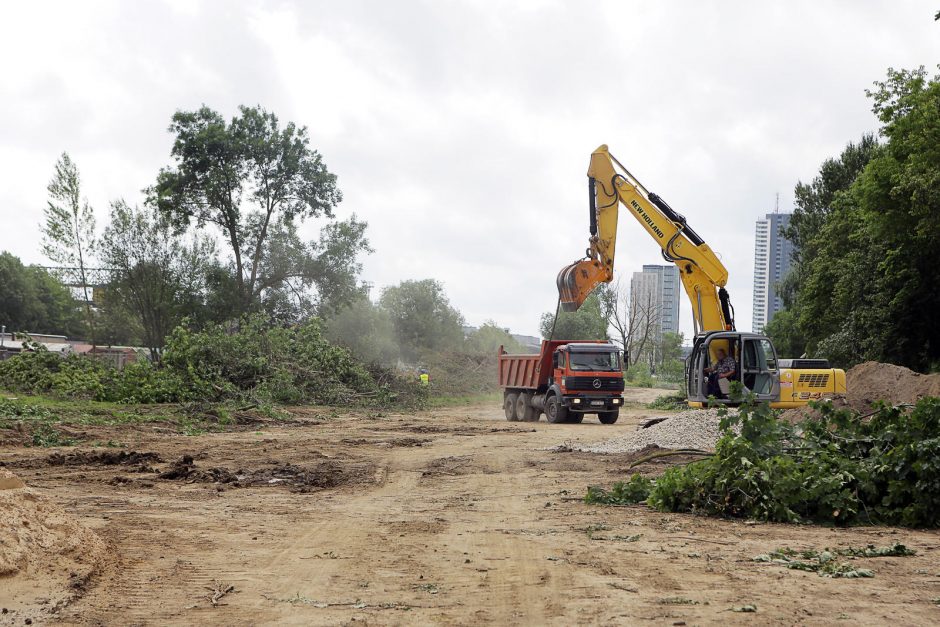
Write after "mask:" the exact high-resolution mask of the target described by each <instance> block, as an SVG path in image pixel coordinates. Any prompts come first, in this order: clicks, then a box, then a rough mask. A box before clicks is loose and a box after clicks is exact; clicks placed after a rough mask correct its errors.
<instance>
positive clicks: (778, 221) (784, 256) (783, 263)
mask: <svg viewBox="0 0 940 627" xmlns="http://www.w3.org/2000/svg"><path fill="white" fill-rule="evenodd" d="M791 216H792V214H789V213H768V214H767V215H766V216H765V217H764V218H761V219H760V220H758V221H757V227H756V229H755V234H754V315H753V322H752V328H753V330H754V332H755V333H762V332H763V330H764V327H765V326H766V325H767V323H768V322H770V321H771V320H772V319H773V317H774V314H776V313H777V312H778V311H780V310H782V309H783V299H782V298H781V297H780V294H779V291H778V288H779V285H780V282H781V281H783V279H784V277H786V276H787V272H789V271H790V261H791V257H792V256H793V243H792V242H791V241H790V240H788V239H787V238H785V237H784V236H783V229H784V228H786V226H787V225H788V224H790V217H791Z"/></svg>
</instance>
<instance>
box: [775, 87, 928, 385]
mask: <svg viewBox="0 0 940 627" xmlns="http://www.w3.org/2000/svg"><path fill="white" fill-rule="evenodd" d="M868 95H869V96H870V97H871V98H872V101H873V107H872V109H873V111H874V113H875V114H876V115H877V116H878V118H879V120H880V121H881V123H882V128H881V134H882V136H883V137H884V143H882V144H878V143H877V142H876V141H875V139H874V138H873V137H871V136H866V137H863V138H862V140H861V141H860V142H859V143H858V144H849V145H848V146H847V147H846V149H845V150H844V151H843V153H842V154H841V156H840V157H839V158H838V159H830V160H828V161H826V162H825V163H824V164H823V165H822V167H821V169H820V173H819V176H818V177H817V178H816V179H815V180H814V181H813V182H812V184H810V185H804V184H802V183H800V184H799V185H797V188H796V205H797V207H796V210H795V211H794V216H793V219H792V222H791V226H790V229H789V232H788V233H787V236H788V237H789V238H790V239H791V240H793V241H794V242H795V243H796V244H797V245H798V246H799V247H800V250H799V253H798V257H797V261H798V264H797V267H796V268H795V269H794V270H793V272H792V278H789V279H788V280H787V282H786V283H787V285H786V289H785V300H787V305H788V307H789V308H790V309H791V311H792V315H791V316H789V317H786V318H784V319H782V320H781V321H780V322H779V324H776V325H771V326H770V328H769V329H768V331H769V333H770V335H771V336H772V337H773V339H774V340H775V342H779V344H780V345H781V346H790V347H791V348H795V349H796V350H793V351H792V353H791V354H794V355H798V354H801V353H802V352H804V351H806V352H809V353H811V354H818V355H820V356H824V357H828V358H830V360H832V361H833V362H835V363H836V364H838V365H840V366H844V367H848V366H851V365H854V364H855V363H858V362H860V361H863V360H869V359H874V360H878V361H886V362H891V363H897V364H901V365H905V366H908V367H910V368H913V369H915V370H926V369H929V368H932V367H936V366H938V365H940V326H938V325H936V324H934V322H933V320H934V318H935V317H936V316H935V313H936V311H937V310H938V307H940V289H938V286H937V283H936V281H933V280H932V276H933V269H934V268H936V267H937V265H938V263H940V191H938V190H940V76H934V77H932V78H931V77H929V76H928V75H927V73H926V72H925V71H924V69H923V68H919V69H917V70H913V71H908V70H900V71H896V70H893V69H891V70H888V77H887V80H885V81H884V82H878V83H876V88H875V89H874V90H873V91H871V92H869V94H868ZM800 349H803V350H800Z"/></svg>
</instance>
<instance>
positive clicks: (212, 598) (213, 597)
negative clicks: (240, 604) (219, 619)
mask: <svg viewBox="0 0 940 627" xmlns="http://www.w3.org/2000/svg"><path fill="white" fill-rule="evenodd" d="M206 590H209V591H210V592H211V594H207V595H206V599H208V601H209V602H210V603H212V605H213V606H217V605H218V604H219V601H221V600H222V597H224V596H225V595H227V594H229V593H230V592H235V586H233V585H232V584H224V583H222V582H221V581H217V582H216V583H215V587H214V588H213V587H212V586H206Z"/></svg>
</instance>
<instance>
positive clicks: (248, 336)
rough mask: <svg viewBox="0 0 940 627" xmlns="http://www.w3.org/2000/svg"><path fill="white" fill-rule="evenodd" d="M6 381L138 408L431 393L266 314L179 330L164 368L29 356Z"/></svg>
mask: <svg viewBox="0 0 940 627" xmlns="http://www.w3.org/2000/svg"><path fill="white" fill-rule="evenodd" d="M375 374H381V381H378V380H377V378H376V377H375V376H374V375H375ZM0 383H2V385H3V386H4V387H7V388H9V389H11V390H16V391H20V392H26V393H30V394H51V395H53V396H59V397H64V398H83V399H93V400H99V401H118V402H130V403H166V402H190V401H201V402H210V401H222V400H227V399H252V400H253V401H254V402H259V403H264V404H267V403H271V402H276V403H303V402H307V403H325V404H343V403H358V404H378V405H384V404H389V403H394V402H397V401H398V400H399V399H407V402H409V403H414V404H418V403H420V402H421V399H423V398H424V395H425V394H426V393H425V392H418V391H415V392H414V393H411V392H412V388H413V389H414V390H417V388H418V387H419V386H418V385H417V383H416V382H412V381H406V380H405V379H402V378H400V377H396V376H394V373H391V372H390V371H384V372H381V373H379V371H378V370H375V371H373V372H370V370H369V369H367V368H366V367H365V366H364V365H363V364H361V363H360V362H358V361H356V360H355V359H354V358H353V357H352V355H351V354H350V353H349V351H347V350H346V349H344V348H340V347H338V346H335V345H333V344H331V343H330V342H329V341H327V340H326V339H325V338H324V336H323V334H322V331H321V327H320V323H319V321H318V320H315V319H314V320H311V321H309V322H307V323H304V324H302V325H299V326H297V327H293V328H283V327H272V326H270V325H269V324H267V323H266V322H265V320H264V319H262V318H261V317H247V318H244V319H242V320H241V321H240V322H239V323H238V324H237V325H236V326H235V327H234V328H228V327H225V326H222V325H213V326H209V327H207V328H205V329H203V330H200V331H193V330H190V329H188V328H187V327H185V326H180V327H177V328H176V329H174V331H173V332H172V333H171V334H170V336H169V338H168V341H167V345H166V349H165V351H164V353H163V361H162V364H161V365H159V366H157V365H153V364H151V363H149V362H146V361H140V362H137V363H134V364H129V365H128V366H126V367H125V368H124V369H123V370H120V371H119V370H116V369H114V368H112V367H111V366H109V365H106V364H104V363H102V362H99V361H97V360H95V359H92V358H87V357H79V356H74V355H70V356H68V357H65V358H62V357H60V356H58V355H55V354H51V353H48V352H45V351H43V350H37V351H36V352H30V353H23V354H21V355H17V356H15V357H12V358H10V359H8V360H6V361H4V362H0Z"/></svg>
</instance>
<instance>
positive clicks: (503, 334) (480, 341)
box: [466, 320, 524, 355]
mask: <svg viewBox="0 0 940 627" xmlns="http://www.w3.org/2000/svg"><path fill="white" fill-rule="evenodd" d="M500 346H502V347H503V348H504V349H505V350H506V352H507V353H517V354H518V353H522V352H524V351H523V348H522V344H520V343H519V342H517V341H516V339H515V338H513V336H512V335H511V334H510V333H509V329H504V328H502V327H500V326H499V325H498V324H496V322H495V321H494V320H487V321H486V322H484V323H483V324H482V325H481V326H480V328H479V329H477V330H476V331H474V332H473V333H471V334H470V335H469V336H468V337H467V341H466V350H467V351H468V352H470V353H477V354H480V355H495V354H496V351H497V350H499V347H500Z"/></svg>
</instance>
